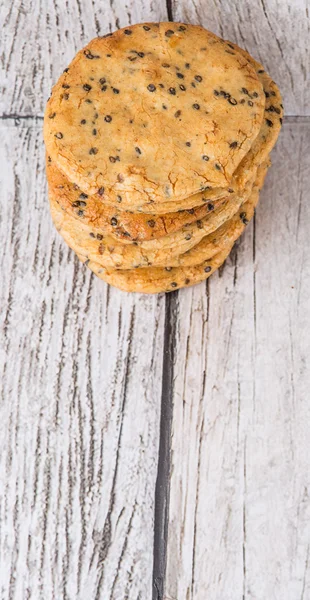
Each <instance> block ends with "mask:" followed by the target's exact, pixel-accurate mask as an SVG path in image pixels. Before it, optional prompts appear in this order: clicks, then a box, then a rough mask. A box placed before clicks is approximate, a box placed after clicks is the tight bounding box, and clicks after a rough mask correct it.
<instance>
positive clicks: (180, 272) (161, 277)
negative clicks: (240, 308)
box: [78, 246, 232, 294]
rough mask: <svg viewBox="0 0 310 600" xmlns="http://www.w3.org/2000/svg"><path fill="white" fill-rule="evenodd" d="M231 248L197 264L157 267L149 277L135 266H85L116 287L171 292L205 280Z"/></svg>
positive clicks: (131, 290) (90, 263) (154, 292)
mask: <svg viewBox="0 0 310 600" xmlns="http://www.w3.org/2000/svg"><path fill="white" fill-rule="evenodd" d="M231 248H232V246H230V247H228V248H226V249H225V250H222V251H221V252H219V253H218V254H216V255H215V256H213V257H212V258H211V259H210V260H208V261H204V262H203V263H202V264H201V265H196V266H191V267H176V268H173V269H171V270H169V271H167V270H165V269H159V268H158V269H153V270H152V271H153V272H152V276H151V277H145V276H143V273H142V271H144V270H146V269H141V270H140V269H137V271H136V272H131V271H117V270H115V269H114V270H113V269H105V268H104V267H101V266H100V265H99V264H98V263H95V262H93V261H87V266H88V268H89V269H91V270H92V271H93V273H95V275H97V277H99V278H100V279H103V281H105V282H106V283H109V284H110V285H113V286H115V287H117V288H119V289H120V290H123V291H126V292H140V293H143V294H156V293H159V292H172V291H174V290H177V289H179V288H183V287H189V286H191V285H195V284H196V283H200V282H201V281H204V280H205V279H208V278H209V277H210V275H212V273H214V271H216V270H217V269H218V268H219V267H220V266H221V265H222V264H223V262H224V261H225V260H226V258H227V256H228V255H229V253H230V251H231ZM78 258H79V259H80V260H81V261H82V262H85V257H83V256H81V255H79V254H78ZM154 271H156V273H155V272H154ZM131 275H133V277H131Z"/></svg>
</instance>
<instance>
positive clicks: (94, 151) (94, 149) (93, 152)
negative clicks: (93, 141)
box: [89, 148, 98, 154]
mask: <svg viewBox="0 0 310 600" xmlns="http://www.w3.org/2000/svg"><path fill="white" fill-rule="evenodd" d="M97 152H98V148H91V149H90V151H89V154H97Z"/></svg>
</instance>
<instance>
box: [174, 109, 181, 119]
mask: <svg viewBox="0 0 310 600" xmlns="http://www.w3.org/2000/svg"><path fill="white" fill-rule="evenodd" d="M180 114H181V111H180V110H177V111H176V112H175V113H174V116H175V117H176V118H178V117H179V116H180Z"/></svg>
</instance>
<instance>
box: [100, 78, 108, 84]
mask: <svg viewBox="0 0 310 600" xmlns="http://www.w3.org/2000/svg"><path fill="white" fill-rule="evenodd" d="M106 81H107V80H106V78H105V77H101V78H100V79H99V83H100V84H101V85H103V84H104V83H106Z"/></svg>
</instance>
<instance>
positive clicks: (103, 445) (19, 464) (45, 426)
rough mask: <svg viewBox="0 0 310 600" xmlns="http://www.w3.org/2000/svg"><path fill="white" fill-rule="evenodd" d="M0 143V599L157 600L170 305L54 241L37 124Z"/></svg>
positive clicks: (8, 129) (14, 129)
mask: <svg viewBox="0 0 310 600" xmlns="http://www.w3.org/2000/svg"><path fill="white" fill-rule="evenodd" d="M6 123H7V122H6ZM0 135H1V139H2V141H3V142H4V143H3V146H2V149H1V158H0V162H1V175H0V179H1V198H2V201H1V223H0V239H1V255H0V261H1V273H2V278H1V292H0V305H1V324H2V327H3V337H2V344H1V354H0V366H1V372H0V381H1V404H0V598H1V600H4V599H14V600H15V599H16V600H26V599H27V598H31V599H32V600H39V599H41V598H44V600H52V599H54V598H55V599H56V598H57V600H60V599H64V600H65V599H70V600H71V599H72V600H73V599H74V600H75V599H76V598H81V599H83V600H84V599H85V600H86V599H88V598H91V599H92V600H95V598H100V599H104V600H108V599H110V598H111V600H112V599H113V600H114V599H118V598H122V599H123V598H130V600H131V599H133V600H137V599H138V598H139V599H140V600H142V599H146V598H150V597H151V590H152V564H153V515H154V490H155V480H156V471H157V453H158V433H159V416H160V397H161V372H162V352H163V350H162V345H163V325H164V303H165V298H164V296H154V297H147V296H139V295H129V294H123V293H121V292H119V291H117V290H116V289H112V288H108V287H107V286H105V285H102V283H101V282H100V281H99V280H97V279H95V278H94V277H93V276H92V275H91V274H90V272H88V271H87V269H86V268H85V267H83V266H82V265H81V264H80V263H79V262H78V261H77V260H76V259H74V257H73V253H72V252H71V251H70V250H69V249H68V248H67V247H66V246H65V244H64V243H63V242H62V240H61V239H60V238H59V236H58V234H57V233H56V232H55V230H54V228H53V226H52V223H51V219H50V217H49V211H48V203H47V200H46V185H45V174H44V150H43V147H42V140H41V123H39V126H38V127H36V126H31V127H28V126H27V125H23V123H22V124H20V125H19V126H14V122H12V123H10V125H6V126H5V127H4V126H2V127H1V129H0Z"/></svg>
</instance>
